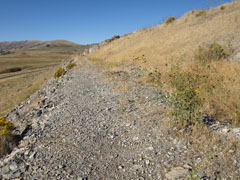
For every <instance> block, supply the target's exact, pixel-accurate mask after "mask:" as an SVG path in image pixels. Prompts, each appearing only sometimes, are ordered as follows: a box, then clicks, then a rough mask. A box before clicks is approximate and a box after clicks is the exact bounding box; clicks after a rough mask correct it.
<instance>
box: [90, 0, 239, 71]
mask: <svg viewBox="0 0 240 180" xmlns="http://www.w3.org/2000/svg"><path fill="white" fill-rule="evenodd" d="M225 6H226V11H224V12H223V11H220V9H219V8H215V9H212V10H209V11H207V16H204V17H199V18H196V17H195V13H196V12H195V11H192V12H189V13H187V14H185V15H184V16H183V17H181V18H180V19H177V20H175V22H174V24H173V25H171V26H167V25H165V24H161V25H158V26H156V27H151V28H148V29H143V30H138V31H136V32H133V33H131V34H128V35H126V36H122V37H121V38H120V39H118V40H115V41H113V42H111V43H110V44H106V45H105V46H104V47H102V48H101V50H99V51H97V52H95V53H92V54H90V55H89V57H91V58H101V59H102V60H104V61H105V62H106V63H121V62H126V63H129V64H131V63H133V59H134V58H136V57H138V56H141V55H145V58H146V59H147V64H146V65H148V66H154V67H156V66H157V67H159V68H161V67H165V64H166V63H168V62H171V58H172V57H175V56H181V55H187V56H191V55H192V52H193V51H194V50H195V48H196V47H197V46H198V45H199V44H201V43H210V42H215V41H217V42H219V43H220V44H222V43H223V44H224V43H226V42H230V41H232V40H235V42H239V40H240V37H239V29H240V28H239V27H240V18H239V17H240V11H239V9H240V3H239V2H234V3H230V4H226V5H225ZM234 45H235V46H236V45H237V44H234Z"/></svg>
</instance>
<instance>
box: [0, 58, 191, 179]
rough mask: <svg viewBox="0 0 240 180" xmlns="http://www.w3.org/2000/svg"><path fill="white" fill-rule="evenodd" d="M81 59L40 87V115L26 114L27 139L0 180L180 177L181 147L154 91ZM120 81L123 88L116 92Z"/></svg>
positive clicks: (183, 172) (0, 170)
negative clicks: (28, 118) (125, 87)
mask: <svg viewBox="0 0 240 180" xmlns="http://www.w3.org/2000/svg"><path fill="white" fill-rule="evenodd" d="M80 61H83V65H82V66H81V67H80V68H76V69H74V70H72V71H70V72H68V73H67V74H66V75H65V76H64V78H60V79H59V80H57V81H55V80H52V81H54V82H53V83H52V84H51V83H50V84H47V85H46V86H45V87H44V88H43V89H44V92H45V94H43V95H42V96H41V102H40V103H39V106H40V107H42V110H41V111H37V110H36V109H35V111H34V109H33V110H32V112H30V113H29V114H30V115H31V117H32V121H31V123H30V124H31V126H30V127H29V129H28V131H27V133H26V135H25V137H24V138H23V140H22V141H21V142H20V144H19V146H18V147H17V148H15V149H14V151H13V152H12V153H11V154H10V155H9V156H8V157H7V159H5V160H3V161H2V162H1V165H0V175H1V177H2V179H14V178H16V179H78V180H87V179H90V180H95V179H104V180H105V179H118V180H119V179H134V180H135V179H156V180H157V179H159V180H160V179H167V178H166V176H167V177H169V178H171V177H177V178H179V179H181V178H180V177H182V179H184V177H186V176H187V175H188V173H190V172H189V168H190V167H189V166H187V163H188V157H187V147H186V146H184V145H183V144H182V143H181V142H179V141H177V140H175V139H173V138H171V137H170V136H169V135H168V134H167V132H166V131H165V126H164V123H162V122H163V120H164V118H166V117H165V111H164V104H163V103H162V102H161V100H160V99H159V95H158V93H157V92H156V91H154V90H153V89H151V88H150V87H146V86H144V85H142V84H140V83H138V82H137V81H134V80H133V79H131V73H130V74H127V73H124V72H115V73H113V74H112V75H111V76H112V77H113V78H115V81H109V80H108V79H107V78H106V74H104V73H102V72H101V71H99V70H98V69H96V68H95V67H94V66H93V65H90V64H89V63H87V60H86V59H84V58H81V59H80ZM131 71H132V74H134V75H139V76H140V75H141V72H140V71H138V70H137V69H134V68H132V69H131V70H130V72H131ZM123 81H124V82H125V81H126V83H127V84H128V90H127V91H120V90H114V89H116V85H119V83H120V82H121V83H122V82H123ZM46 102H47V103H46ZM41 104H42V105H41ZM44 104H45V105H44ZM44 109H45V110H44ZM172 167H176V168H175V170H173V171H172V172H170V173H168V172H169V171H170V169H171V168H172ZM167 173H168V174H167ZM171 173H172V174H171Z"/></svg>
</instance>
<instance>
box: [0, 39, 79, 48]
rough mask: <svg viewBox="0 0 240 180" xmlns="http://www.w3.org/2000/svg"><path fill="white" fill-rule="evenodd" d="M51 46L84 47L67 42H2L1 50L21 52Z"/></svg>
mask: <svg viewBox="0 0 240 180" xmlns="http://www.w3.org/2000/svg"><path fill="white" fill-rule="evenodd" d="M51 46H54V47H56V46H68V47H69V46H73V47H78V46H83V45H80V44H77V43H74V42H71V41H67V40H52V41H39V40H24V41H3V42H0V49H1V50H19V49H24V50H26V49H38V48H43V47H51Z"/></svg>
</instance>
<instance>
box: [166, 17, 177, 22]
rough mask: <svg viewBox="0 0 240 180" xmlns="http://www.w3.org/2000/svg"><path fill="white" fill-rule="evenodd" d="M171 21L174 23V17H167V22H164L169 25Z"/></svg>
mask: <svg viewBox="0 0 240 180" xmlns="http://www.w3.org/2000/svg"><path fill="white" fill-rule="evenodd" d="M173 21H175V17H173V16H171V17H168V18H167V20H166V21H165V23H166V24H170V23H172V22H173Z"/></svg>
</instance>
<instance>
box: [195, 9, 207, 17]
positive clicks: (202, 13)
mask: <svg viewBox="0 0 240 180" xmlns="http://www.w3.org/2000/svg"><path fill="white" fill-rule="evenodd" d="M205 14H206V11H205V10H199V11H198V12H197V14H196V15H195V16H196V17H199V16H203V15H205Z"/></svg>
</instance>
